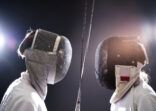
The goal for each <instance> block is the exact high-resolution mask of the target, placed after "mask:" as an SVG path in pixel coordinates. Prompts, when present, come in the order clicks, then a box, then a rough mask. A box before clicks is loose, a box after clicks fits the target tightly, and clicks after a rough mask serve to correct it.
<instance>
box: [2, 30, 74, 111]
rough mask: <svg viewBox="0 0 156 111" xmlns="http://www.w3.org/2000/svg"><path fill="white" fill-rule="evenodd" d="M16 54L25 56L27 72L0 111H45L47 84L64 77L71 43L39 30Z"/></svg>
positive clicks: (12, 89) (21, 45) (32, 33)
mask: <svg viewBox="0 0 156 111" xmlns="http://www.w3.org/2000/svg"><path fill="white" fill-rule="evenodd" d="M34 35H35V36H34ZM30 47H31V48H30ZM21 49H22V50H21ZM18 51H19V52H20V54H22V56H23V57H25V63H26V68H27V71H26V72H25V74H22V75H21V77H20V78H19V79H17V80H16V81H15V82H13V83H12V84H11V85H10V86H9V88H8V90H7V92H6V93H5V95H4V98H3V100H2V105H1V108H0V111H47V109H46V106H45V103H44V99H45V97H46V95H47V84H55V83H58V82H59V81H61V80H62V79H63V78H64V77H65V76H66V73H67V71H68V69H69V66H70V62H71V57H72V48H71V44H70V42H69V40H68V39H67V38H66V37H64V36H59V35H57V34H54V33H52V32H49V31H45V30H42V29H38V30H36V31H34V32H31V33H29V34H27V35H26V38H25V39H24V40H23V41H22V43H21V44H20V46H19V49H18Z"/></svg>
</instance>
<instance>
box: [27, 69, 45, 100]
mask: <svg viewBox="0 0 156 111" xmlns="http://www.w3.org/2000/svg"><path fill="white" fill-rule="evenodd" d="M26 72H27V73H28V74H29V78H30V83H31V85H32V87H33V88H34V89H35V90H36V91H37V93H38V94H39V96H40V97H41V98H42V99H43V100H45V98H46V96H47V82H46V79H44V77H42V76H43V74H41V73H42V72H39V73H37V72H32V70H31V69H29V68H28V69H27V71H26Z"/></svg>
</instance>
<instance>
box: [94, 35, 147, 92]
mask: <svg viewBox="0 0 156 111" xmlns="http://www.w3.org/2000/svg"><path fill="white" fill-rule="evenodd" d="M147 62H148V59H147V54H146V52H145V49H144V47H143V46H142V44H141V43H139V42H138V40H137V38H135V37H111V38H108V39H106V40H104V41H102V42H101V43H100V44H99V45H98V47H97V49H96V54H95V74H96V78H97V79H98V81H99V82H100V84H101V85H102V86H106V88H108V89H113V90H115V89H116V86H117V83H118V80H119V79H117V78H118V75H119V73H118V72H126V71H130V74H132V73H134V71H135V72H137V71H136V70H137V69H139V68H140V64H138V63H141V64H143V65H144V64H145V63H147ZM138 67H139V68H138ZM139 70H140V69H139ZM131 72H132V73H131ZM134 75H135V74H134ZM121 76H122V75H120V80H130V78H128V77H127V76H125V77H124V76H123V77H121Z"/></svg>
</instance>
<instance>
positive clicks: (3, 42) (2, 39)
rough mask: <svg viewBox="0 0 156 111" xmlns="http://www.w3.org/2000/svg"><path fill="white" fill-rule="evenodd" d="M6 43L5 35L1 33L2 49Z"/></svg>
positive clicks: (0, 44)
mask: <svg viewBox="0 0 156 111" xmlns="http://www.w3.org/2000/svg"><path fill="white" fill-rule="evenodd" d="M4 45H5V39H4V35H3V34H2V33H0V50H1V49H2V48H3V47H4Z"/></svg>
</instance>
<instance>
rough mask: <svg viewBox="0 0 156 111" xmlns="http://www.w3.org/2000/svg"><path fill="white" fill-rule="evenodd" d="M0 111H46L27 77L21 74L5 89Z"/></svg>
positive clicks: (42, 101)
mask: <svg viewBox="0 0 156 111" xmlns="http://www.w3.org/2000/svg"><path fill="white" fill-rule="evenodd" d="M0 111H47V109H46V106H45V103H44V100H43V99H42V98H41V97H40V96H39V94H38V92H37V91H36V90H35V89H34V88H33V87H32V85H31V84H30V79H29V75H28V74H27V73H25V72H24V73H22V74H21V77H20V78H19V79H17V80H15V81H14V82H13V83H12V84H11V85H10V86H9V88H8V89H7V91H6V93H5V95H4V97H3V99H2V102H1V107H0Z"/></svg>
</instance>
